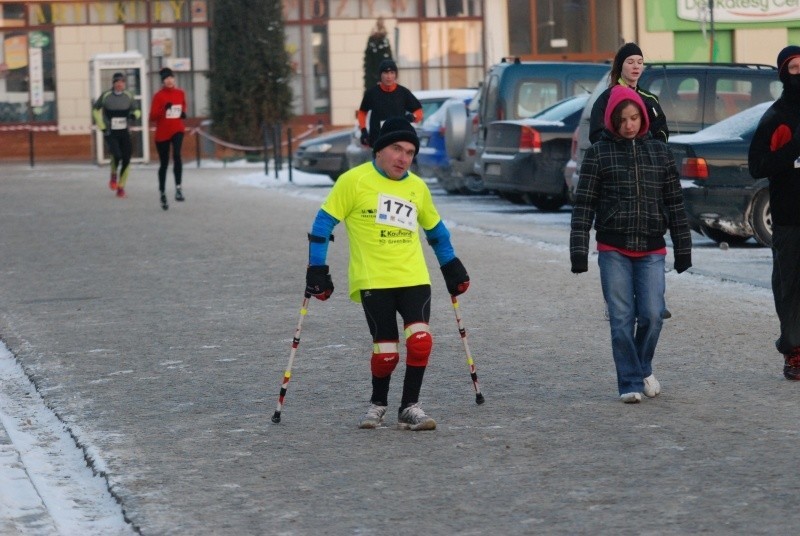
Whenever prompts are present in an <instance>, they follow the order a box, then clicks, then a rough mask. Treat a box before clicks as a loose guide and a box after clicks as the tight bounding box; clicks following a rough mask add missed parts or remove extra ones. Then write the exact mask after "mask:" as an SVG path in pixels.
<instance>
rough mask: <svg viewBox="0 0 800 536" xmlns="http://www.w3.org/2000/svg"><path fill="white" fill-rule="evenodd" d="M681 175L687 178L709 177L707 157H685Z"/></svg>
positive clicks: (703, 178) (702, 178)
mask: <svg viewBox="0 0 800 536" xmlns="http://www.w3.org/2000/svg"><path fill="white" fill-rule="evenodd" d="M681 177H684V178H687V179H701V180H705V179H707V178H708V163H706V159H705V158H684V159H683V161H682V162H681Z"/></svg>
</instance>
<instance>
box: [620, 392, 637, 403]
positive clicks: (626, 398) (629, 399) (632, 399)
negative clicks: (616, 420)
mask: <svg viewBox="0 0 800 536" xmlns="http://www.w3.org/2000/svg"><path fill="white" fill-rule="evenodd" d="M619 399H620V400H622V401H623V402H625V403H626V404H638V403H639V402H641V401H642V393H625V394H623V395H619Z"/></svg>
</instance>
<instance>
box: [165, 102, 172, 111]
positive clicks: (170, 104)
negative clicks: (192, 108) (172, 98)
mask: <svg viewBox="0 0 800 536" xmlns="http://www.w3.org/2000/svg"><path fill="white" fill-rule="evenodd" d="M170 108H172V103H171V102H168V103H166V104H165V105H164V109H165V110H169V109H170Z"/></svg>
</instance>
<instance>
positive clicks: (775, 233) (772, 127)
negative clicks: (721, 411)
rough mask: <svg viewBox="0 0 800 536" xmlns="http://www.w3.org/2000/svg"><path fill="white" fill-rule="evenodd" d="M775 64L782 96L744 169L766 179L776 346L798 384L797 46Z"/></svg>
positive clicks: (785, 369)
mask: <svg viewBox="0 0 800 536" xmlns="http://www.w3.org/2000/svg"><path fill="white" fill-rule="evenodd" d="M777 63H778V73H779V76H780V79H781V82H783V93H782V94H781V96H780V97H779V98H778V100H776V101H775V103H774V104H773V105H772V106H770V107H769V108H768V109H767V111H766V112H764V115H763V116H762V117H761V120H760V121H759V123H758V127H757V128H756V131H755V134H754V135H753V139H752V140H751V142H750V151H749V153H748V164H749V168H750V175H752V176H753V178H755V179H760V178H762V177H769V204H770V210H771V212H772V294H773V296H774V298H775V309H776V311H777V313H778V320H779V321H780V337H778V340H777V341H775V346H776V348H777V349H778V351H779V352H780V353H782V354H783V357H784V365H783V375H784V376H785V377H786V379H788V380H800V210H798V208H800V47H799V46H795V45H791V46H787V47H785V48H784V49H783V50H781V51H780V53H779V54H778V62H777Z"/></svg>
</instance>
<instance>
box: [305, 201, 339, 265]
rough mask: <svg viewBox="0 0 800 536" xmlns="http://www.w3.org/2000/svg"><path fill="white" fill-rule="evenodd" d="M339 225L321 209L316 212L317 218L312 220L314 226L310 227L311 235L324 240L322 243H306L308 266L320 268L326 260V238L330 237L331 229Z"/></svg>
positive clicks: (337, 221)
mask: <svg viewBox="0 0 800 536" xmlns="http://www.w3.org/2000/svg"><path fill="white" fill-rule="evenodd" d="M338 223H339V220H337V219H336V218H334V217H333V216H331V215H330V214H328V213H327V212H325V211H324V210H322V209H319V212H317V217H316V218H315V219H314V224H313V225H312V226H311V234H312V235H314V236H322V237H324V238H325V241H324V242H309V243H308V264H309V266H322V265H323V264H325V260H326V259H327V258H328V237H330V236H331V233H332V232H333V228H334V227H336V225H337V224H338Z"/></svg>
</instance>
